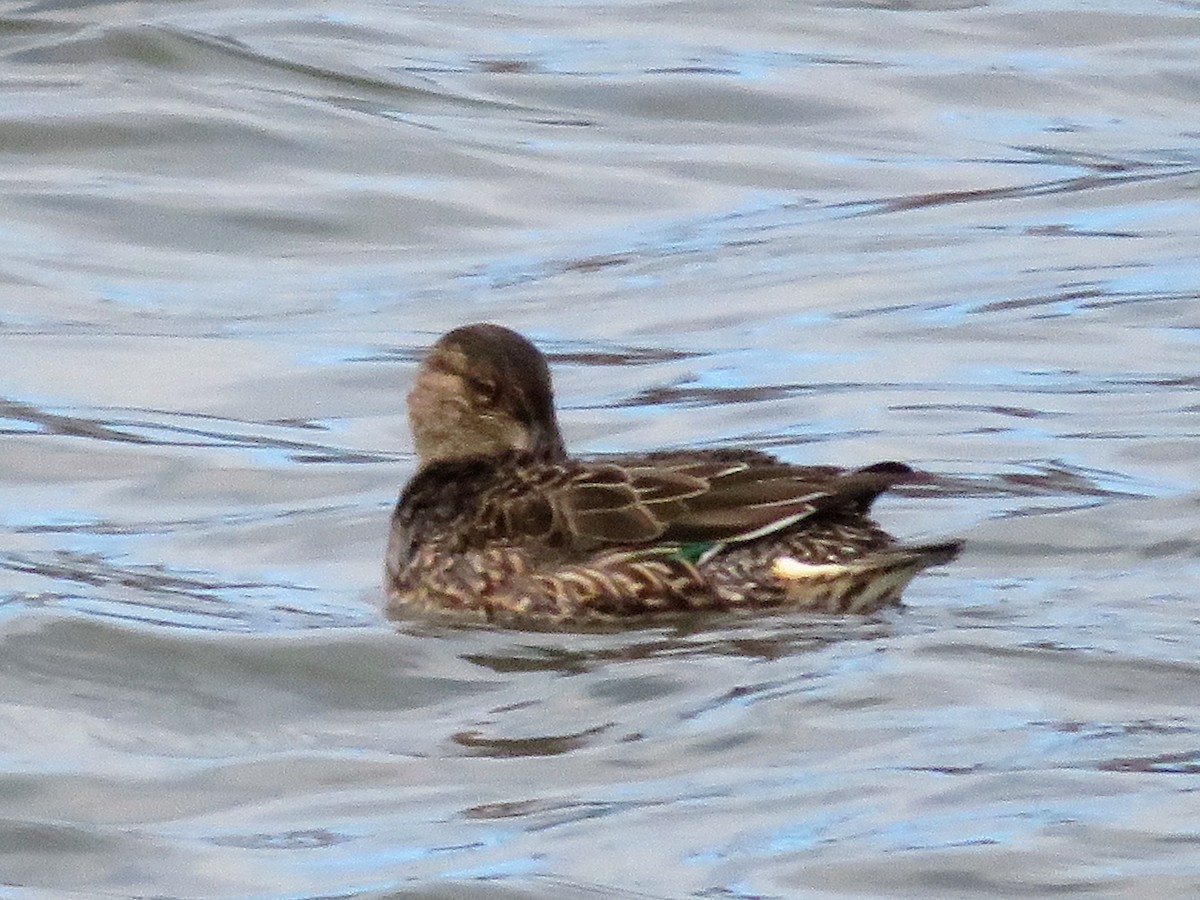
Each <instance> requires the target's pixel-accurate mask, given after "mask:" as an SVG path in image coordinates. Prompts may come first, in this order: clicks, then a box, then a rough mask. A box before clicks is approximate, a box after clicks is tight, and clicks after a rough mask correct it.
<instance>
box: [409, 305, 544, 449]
mask: <svg viewBox="0 0 1200 900" xmlns="http://www.w3.org/2000/svg"><path fill="white" fill-rule="evenodd" d="M408 422H409V426H410V427H411V428H412V433H413V440H414V442H415V443H416V448H417V456H418V457H419V458H420V465H421V466H422V467H424V466H427V465H429V464H430V463H432V462H437V461H440V460H449V459H464V458H468V457H479V456H483V457H487V456H498V455H500V454H503V453H507V452H510V451H513V450H524V451H529V452H532V453H534V454H537V455H541V456H545V457H546V458H550V459H557V458H561V457H562V456H564V455H565V451H564V450H563V442H562V435H561V434H560V433H559V430H558V419H557V417H556V416H555V414H554V392H553V389H552V388H551V386H550V368H549V366H547V365H546V359H545V357H543V356H542V354H541V353H539V352H538V349H537V348H536V347H534V346H533V344H531V343H530V342H529V341H527V340H526V339H525V338H523V337H521V335H519V334H517V333H516V332H515V331H511V330H509V329H508V328H503V327H501V326H500V325H488V324H476V325H464V326H463V327H461V328H455V329H454V330H453V331H451V332H449V333H448V334H446V335H444V336H443V337H442V338H441V339H440V340H439V341H438V342H437V343H436V344H434V345H433V347H432V349H430V351H429V354H428V355H427V356H426V357H425V360H424V361H423V362H422V363H421V367H420V369H419V370H418V371H417V380H416V382H415V383H414V384H413V388H412V390H411V391H410V392H409V395H408Z"/></svg>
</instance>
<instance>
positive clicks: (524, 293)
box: [0, 0, 1200, 900]
mask: <svg viewBox="0 0 1200 900" xmlns="http://www.w3.org/2000/svg"><path fill="white" fill-rule="evenodd" d="M0 79H2V81H3V90H2V93H0V96H2V98H3V100H2V102H0V159H2V163H0V178H2V183H0V283H2V291H3V293H2V294H0V296H2V297H3V300H2V302H0V433H2V435H3V437H2V438H0V440H2V442H3V443H2V449H0V535H2V538H0V573H2V574H0V898H4V900H44V898H57V897H109V898H115V897H150V896H153V897H164V898H165V897H171V898H308V897H312V898H316V897H335V896H336V897H352V898H365V897H414V898H415V897H435V898H450V897H469V898H470V897H499V898H501V900H504V898H510V900H511V898H533V897H538V898H572V897H579V898H598V897H611V898H623V897H653V898H677V897H708V898H750V897H817V898H820V897H917V896H929V897H946V896H953V897H971V898H974V897H1018V896H1048V895H1055V894H1075V895H1085V896H1097V897H1150V896H1156V897H1158V896H1179V897H1191V896H1195V895H1197V894H1198V893H1200V793H1198V790H1200V714H1198V709H1197V703H1198V701H1197V685H1198V684H1200V680H1198V676H1200V636H1198V624H1200V604H1198V601H1200V588H1198V587H1197V585H1198V584H1200V479H1198V478H1197V472H1198V471H1200V442H1198V441H1197V437H1198V435H1200V393H1198V389H1200V302H1198V301H1200V4H1197V3H1194V2H1183V0H1179V2H1154V0H1134V2H1130V3H1106V2H1092V3H1083V2H1076V3H1067V2H1059V3H1054V2H1051V0H997V2H992V3H984V2H976V3H972V2H956V0H946V2H924V3H906V2H868V0H862V2H836V0H834V2H827V3H792V2H789V3H783V2H770V0H768V2H763V3H758V4H754V5H749V4H746V5H743V4H728V3H707V2H696V3H686V4H678V3H661V2H634V0H629V2H616V3H605V4H595V5H593V4H586V3H566V4H562V5H555V4H550V3H540V2H536V0H519V2H516V3H513V4H508V5H506V6H502V7H497V8H494V9H493V8H489V7H486V6H485V5H482V4H465V3H454V2H433V3H430V4H424V5H413V6H407V5H402V4H398V5H393V6H388V5H384V4H376V3H363V2H359V0H349V2H346V3H342V4H339V5H336V6H332V7H330V6H317V5H294V4H282V3H281V4H276V5H270V4H258V5H233V4H217V3H211V2H210V3H202V2H176V3H107V4H105V3H93V4H85V3H71V2H55V0H47V2H43V3H30V4H24V5H19V4H18V5H9V6H7V7H6V8H5V11H4V12H3V13H2V14H0ZM477 320H492V321H499V322H503V323H505V324H507V325H510V326H512V327H515V328H518V329H520V330H522V331H524V332H526V333H527V334H529V335H530V336H531V337H532V338H533V339H535V340H536V341H537V342H538V343H539V345H540V346H542V347H543V348H544V349H545V350H546V351H547V352H548V354H549V355H550V357H551V361H552V365H553V367H554V371H555V374H556V380H557V386H558V391H559V395H560V402H561V404H562V407H563V412H562V419H563V424H564V428H565V430H566V433H567V438H568V441H569V442H570V445H571V446H572V447H573V448H574V449H575V450H577V451H579V452H583V453H596V452H608V451H618V450H620V451H634V450H641V449H647V448H655V447H682V446H713V445H719V444H723V443H739V444H744V445H747V446H752V447H758V448H763V449H767V450H770V451H772V452H775V453H778V454H779V455H780V456H782V457H783V458H785V459H787V460H790V461H793V462H798V463H810V462H836V463H841V464H844V465H857V464H863V463H867V462H873V461H876V460H880V459H902V460H907V461H910V462H912V463H914V464H916V465H919V466H921V467H922V468H925V469H928V470H930V471H933V472H935V473H937V474H938V475H939V476H940V482H939V485H940V486H939V487H937V488H934V489H924V490H923V491H922V492H918V493H900V494H896V495H889V497H887V498H885V499H884V500H883V501H881V502H880V504H879V505H878V507H877V511H878V513H879V516H880V518H881V520H882V521H883V522H884V523H885V524H886V525H887V526H888V527H889V528H890V529H891V530H893V531H895V532H896V533H898V534H900V535H902V536H905V537H917V538H921V537H935V536H941V535H951V534H956V535H961V536H963V537H965V538H966V539H967V541H968V545H967V550H966V552H965V553H964V555H963V557H962V558H961V559H960V560H959V561H958V562H956V563H955V564H953V565H952V566H949V567H947V568H945V569H941V570H938V571H936V572H933V573H930V574H928V575H926V576H923V577H922V578H921V579H919V580H918V581H917V582H915V583H914V585H913V586H912V588H911V589H910V590H909V592H908V595H907V605H906V606H905V607H903V608H900V609H895V610H889V611H886V612H884V613H882V614H880V615H878V616H874V617H871V618H854V617H850V618H844V619H823V618H815V617H811V616H804V615H800V614H795V613H787V612H782V613H775V614H764V615H756V616H732V615H730V616H717V617H709V618H702V619H697V620H694V621H685V622H674V623H670V624H661V623H660V624H658V625H643V626H641V627H636V628H631V629H627V630H615V631H610V632H604V633H556V632H533V631H530V632H522V631H519V630H512V629H499V628H487V627H474V626H470V627H468V626H463V627H455V626H454V625H452V624H450V623H446V622H429V621H422V620H419V619H402V620H399V621H390V620H389V619H388V618H387V616H386V615H385V614H384V612H383V610H382V602H383V598H382V592H381V589H380V587H379V582H380V575H381V560H382V553H383V544H384V539H385V529H386V523H387V518H388V514H389V509H390V506H391V504H392V503H394V501H395V497H396V493H397V491H398V490H399V488H400V486H401V485H402V484H403V482H404V480H405V479H406V478H407V477H408V476H409V475H411V473H412V471H413V465H414V460H413V456H412V453H411V443H410V440H409V436H408V433H407V428H406V425H405V420H404V415H403V396H404V393H405V391H406V390H407V387H408V385H409V384H410V381H411V378H412V375H413V371H414V366H415V361H416V359H418V358H419V356H420V354H421V352H422V350H423V348H425V347H426V346H428V344H429V343H430V342H431V341H432V340H433V339H435V338H436V336H437V335H438V334H440V333H442V332H443V331H445V330H447V329H449V328H451V327H453V326H455V325H459V324H463V323H465V322H470V321H477Z"/></svg>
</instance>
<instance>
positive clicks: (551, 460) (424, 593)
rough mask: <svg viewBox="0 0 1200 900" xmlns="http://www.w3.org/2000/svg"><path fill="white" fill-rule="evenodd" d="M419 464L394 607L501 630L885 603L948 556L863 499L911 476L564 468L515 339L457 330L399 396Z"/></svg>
mask: <svg viewBox="0 0 1200 900" xmlns="http://www.w3.org/2000/svg"><path fill="white" fill-rule="evenodd" d="M409 420H410V424H411V426H412V429H413V435H414V440H415V443H416V446H417V452H418V455H419V457H420V466H419V469H418V471H417V474H416V475H415V476H414V477H413V479H412V481H410V482H409V484H408V486H407V487H406V488H405V490H404V492H403V494H402V495H401V497H400V501H399V503H398V504H397V506H396V510H395V513H394V515H393V517H392V527H391V534H390V539H389V543H388V550H387V561H386V579H387V587H388V592H389V598H390V603H391V604H392V605H393V606H394V607H418V608H424V609H431V610H442V611H447V610H448V611H459V612H465V613H473V614H475V615H479V616H483V617H486V618H489V619H502V620H505V621H518V622H519V621H537V620H543V621H544V620H555V621H562V620H568V621H570V620H587V619H619V618H622V617H628V616H637V615H645V614H651V613H659V612H678V611H684V610H695V609H721V608H731V607H746V606H770V605H784V604H786V605H791V606H795V607H802V608H805V609H812V610H820V611H825V612H855V613H864V612H871V611H874V610H876V609H878V608H880V607H881V606H884V605H887V604H890V603H895V602H897V601H898V600H899V599H900V594H901V592H902V591H903V590H904V588H905V586H906V585H907V584H908V582H909V581H910V580H911V579H912V578H913V576H915V575H916V574H917V573H918V572H920V571H921V570H922V569H924V568H927V567H928V566H931V565H938V564H941V563H945V562H948V561H949V560H951V559H953V558H954V557H955V555H957V553H958V550H959V548H960V542H959V541H955V540H948V541H943V542H939V543H933V544H925V545H909V546H904V545H897V544H896V543H895V542H894V541H893V539H892V538H891V536H889V535H888V534H887V533H886V532H884V531H883V530H882V529H880V528H879V526H877V525H876V524H875V523H874V522H873V521H872V520H871V519H870V518H869V517H868V511H869V509H870V506H871V503H872V501H874V499H875V497H876V496H878V495H879V494H880V493H882V492H883V491H885V490H886V489H887V488H888V487H890V486H892V485H893V484H896V483H898V482H903V481H910V480H914V479H916V478H918V477H919V476H918V475H917V473H915V472H913V470H912V469H910V468H909V467H908V466H905V465H903V464H901V463H894V462H886V463H877V464H876V465H873V466H868V467H866V468H862V469H857V470H845V469H840V468H836V467H832V466H815V467H805V466H792V465H788V464H786V463H782V462H780V461H779V460H777V459H775V458H774V457H772V456H770V455H768V454H765V453H760V452H757V451H753V450H737V449H727V450H709V451H667V452H659V453H651V454H647V455H643V456H636V457H635V456H618V457H609V458H602V459H592V460H581V459H574V458H572V457H569V456H568V455H567V454H566V451H565V449H564V447H563V442H562V437H561V434H560V432H559V429H558V423H557V419H556V416H555V412H554V405H553V393H552V391H551V387H550V375H549V368H548V367H547V366H546V363H545V360H544V358H543V357H542V355H541V354H540V353H539V352H538V351H537V350H536V348H534V347H533V345H532V344H530V343H529V342H528V341H527V340H525V339H524V338H523V337H521V336H520V335H518V334H516V333H515V332H512V331H509V330H508V329H505V328H501V327H499V326H496V325H469V326H465V327H463V328H459V329H456V330H454V331H452V332H450V333H449V334H447V335H446V336H444V337H443V338H442V339H441V340H439V341H438V342H437V344H435V345H434V347H433V349H432V350H431V351H430V353H429V355H428V356H427V357H426V359H425V361H424V362H423V364H422V365H421V368H420V371H419V372H418V375H417V379H416V383H415V385H414V387H413V390H412V392H411V393H410V394H409Z"/></svg>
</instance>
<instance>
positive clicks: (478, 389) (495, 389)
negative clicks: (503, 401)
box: [467, 378, 500, 406]
mask: <svg viewBox="0 0 1200 900" xmlns="http://www.w3.org/2000/svg"><path fill="white" fill-rule="evenodd" d="M467 384H468V385H469V386H470V388H471V393H473V394H474V395H475V396H476V397H477V398H478V399H479V401H480V402H481V403H485V404H487V405H489V406H490V405H492V404H493V403H495V402H496V399H497V398H498V397H499V396H500V385H498V384H497V383H496V382H495V381H493V380H492V379H490V378H471V379H468V381H467Z"/></svg>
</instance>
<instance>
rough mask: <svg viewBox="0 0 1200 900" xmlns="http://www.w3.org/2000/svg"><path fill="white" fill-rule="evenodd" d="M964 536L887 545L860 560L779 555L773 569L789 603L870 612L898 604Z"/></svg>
mask: <svg viewBox="0 0 1200 900" xmlns="http://www.w3.org/2000/svg"><path fill="white" fill-rule="evenodd" d="M962 545H963V542H962V541H961V540H957V539H956V540H947V541H938V542H936V543H930V544H908V545H900V546H896V547H888V548H887V549H885V550H878V551H876V552H874V553H868V554H866V555H864V556H861V557H858V558H857V559H850V560H845V561H843V562H836V563H806V562H801V561H799V560H797V559H795V558H793V557H791V556H780V557H779V558H777V559H776V560H775V563H774V565H773V566H772V567H771V573H772V574H773V575H775V577H777V578H778V579H779V580H780V581H782V582H783V583H784V588H785V591H786V593H787V602H788V603H789V604H791V605H793V606H796V607H800V608H803V609H811V610H814V611H817V612H829V613H871V612H874V611H875V610H877V609H879V608H881V607H883V606H888V605H889V604H894V603H898V602H899V601H900V595H901V594H902V593H903V592H904V589H905V588H906V587H907V586H908V583H909V582H910V581H912V579H913V577H914V576H915V575H916V574H917V573H918V572H920V571H921V570H923V569H928V568H929V567H930V566H940V565H943V564H944V563H948V562H950V561H951V560H952V559H954V558H955V557H956V556H958V553H959V551H960V550H962Z"/></svg>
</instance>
